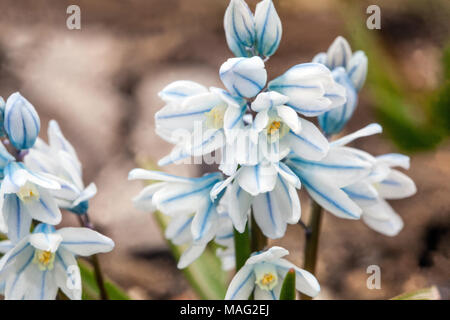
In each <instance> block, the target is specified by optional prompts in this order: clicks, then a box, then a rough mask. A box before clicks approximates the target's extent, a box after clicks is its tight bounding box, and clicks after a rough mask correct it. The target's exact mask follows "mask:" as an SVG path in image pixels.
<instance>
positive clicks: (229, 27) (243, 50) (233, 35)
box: [223, 0, 255, 57]
mask: <svg viewBox="0 0 450 320" xmlns="http://www.w3.org/2000/svg"><path fill="white" fill-rule="evenodd" d="M223 24H224V28H225V36H226V39H227V43H228V47H229V48H230V50H231V51H232V52H233V53H234V55H235V56H237V57H249V56H252V53H251V50H250V49H251V48H252V47H253V44H254V42H255V24H254V21H253V14H252V12H251V11H250V9H249V7H248V6H247V4H246V3H245V1H243V0H231V1H230V4H229V5H228V8H227V10H226V12H225V17H224V21H223Z"/></svg>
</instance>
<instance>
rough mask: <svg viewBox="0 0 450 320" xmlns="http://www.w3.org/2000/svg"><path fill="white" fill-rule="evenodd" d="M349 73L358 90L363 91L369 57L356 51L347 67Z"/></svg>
mask: <svg viewBox="0 0 450 320" xmlns="http://www.w3.org/2000/svg"><path fill="white" fill-rule="evenodd" d="M347 73H348V76H349V78H350V79H351V81H352V83H353V85H354V86H355V88H356V90H361V88H362V86H363V85H364V82H365V81H366V76H367V56H366V54H365V53H364V52H362V51H356V52H355V53H354V54H353V56H352V58H351V59H350V61H349V63H348V65H347Z"/></svg>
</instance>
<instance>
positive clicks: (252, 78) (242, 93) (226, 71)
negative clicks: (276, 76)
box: [220, 56, 267, 98]
mask: <svg viewBox="0 0 450 320" xmlns="http://www.w3.org/2000/svg"><path fill="white" fill-rule="evenodd" d="M220 79H221V80H222V82H223V84H224V85H225V87H226V88H227V90H228V91H229V92H230V93H231V94H232V95H234V96H238V97H245V98H252V97H254V96H256V95H257V94H258V93H259V92H260V91H261V90H262V89H263V88H264V86H265V85H266V81H267V71H266V69H265V67H264V62H263V60H262V59H261V58H260V57H256V56H255V57H252V58H231V59H228V60H227V61H226V62H225V63H223V64H222V66H221V67H220Z"/></svg>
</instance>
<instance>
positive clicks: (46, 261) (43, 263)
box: [33, 249, 55, 271]
mask: <svg viewBox="0 0 450 320" xmlns="http://www.w3.org/2000/svg"><path fill="white" fill-rule="evenodd" d="M54 261H55V254H54V253H53V252H51V251H44V250H39V249H36V251H35V252H34V259H33V263H36V264H37V265H38V267H39V270H41V271H44V270H52V269H53V262H54Z"/></svg>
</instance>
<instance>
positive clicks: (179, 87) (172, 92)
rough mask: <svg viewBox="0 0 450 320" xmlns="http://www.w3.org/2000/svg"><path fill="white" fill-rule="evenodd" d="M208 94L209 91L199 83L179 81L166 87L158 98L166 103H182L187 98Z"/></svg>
mask: <svg viewBox="0 0 450 320" xmlns="http://www.w3.org/2000/svg"><path fill="white" fill-rule="evenodd" d="M206 92H208V89H206V87H204V86H202V85H201V84H199V83H197V82H194V81H187V80H179V81H174V82H172V83H170V84H168V85H167V86H165V87H164V89H162V90H161V91H160V92H159V93H158V96H159V97H160V98H161V99H162V100H164V101H165V102H166V103H181V102H182V101H183V100H184V99H186V98H187V97H190V96H193V95H196V94H200V93H206Z"/></svg>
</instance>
